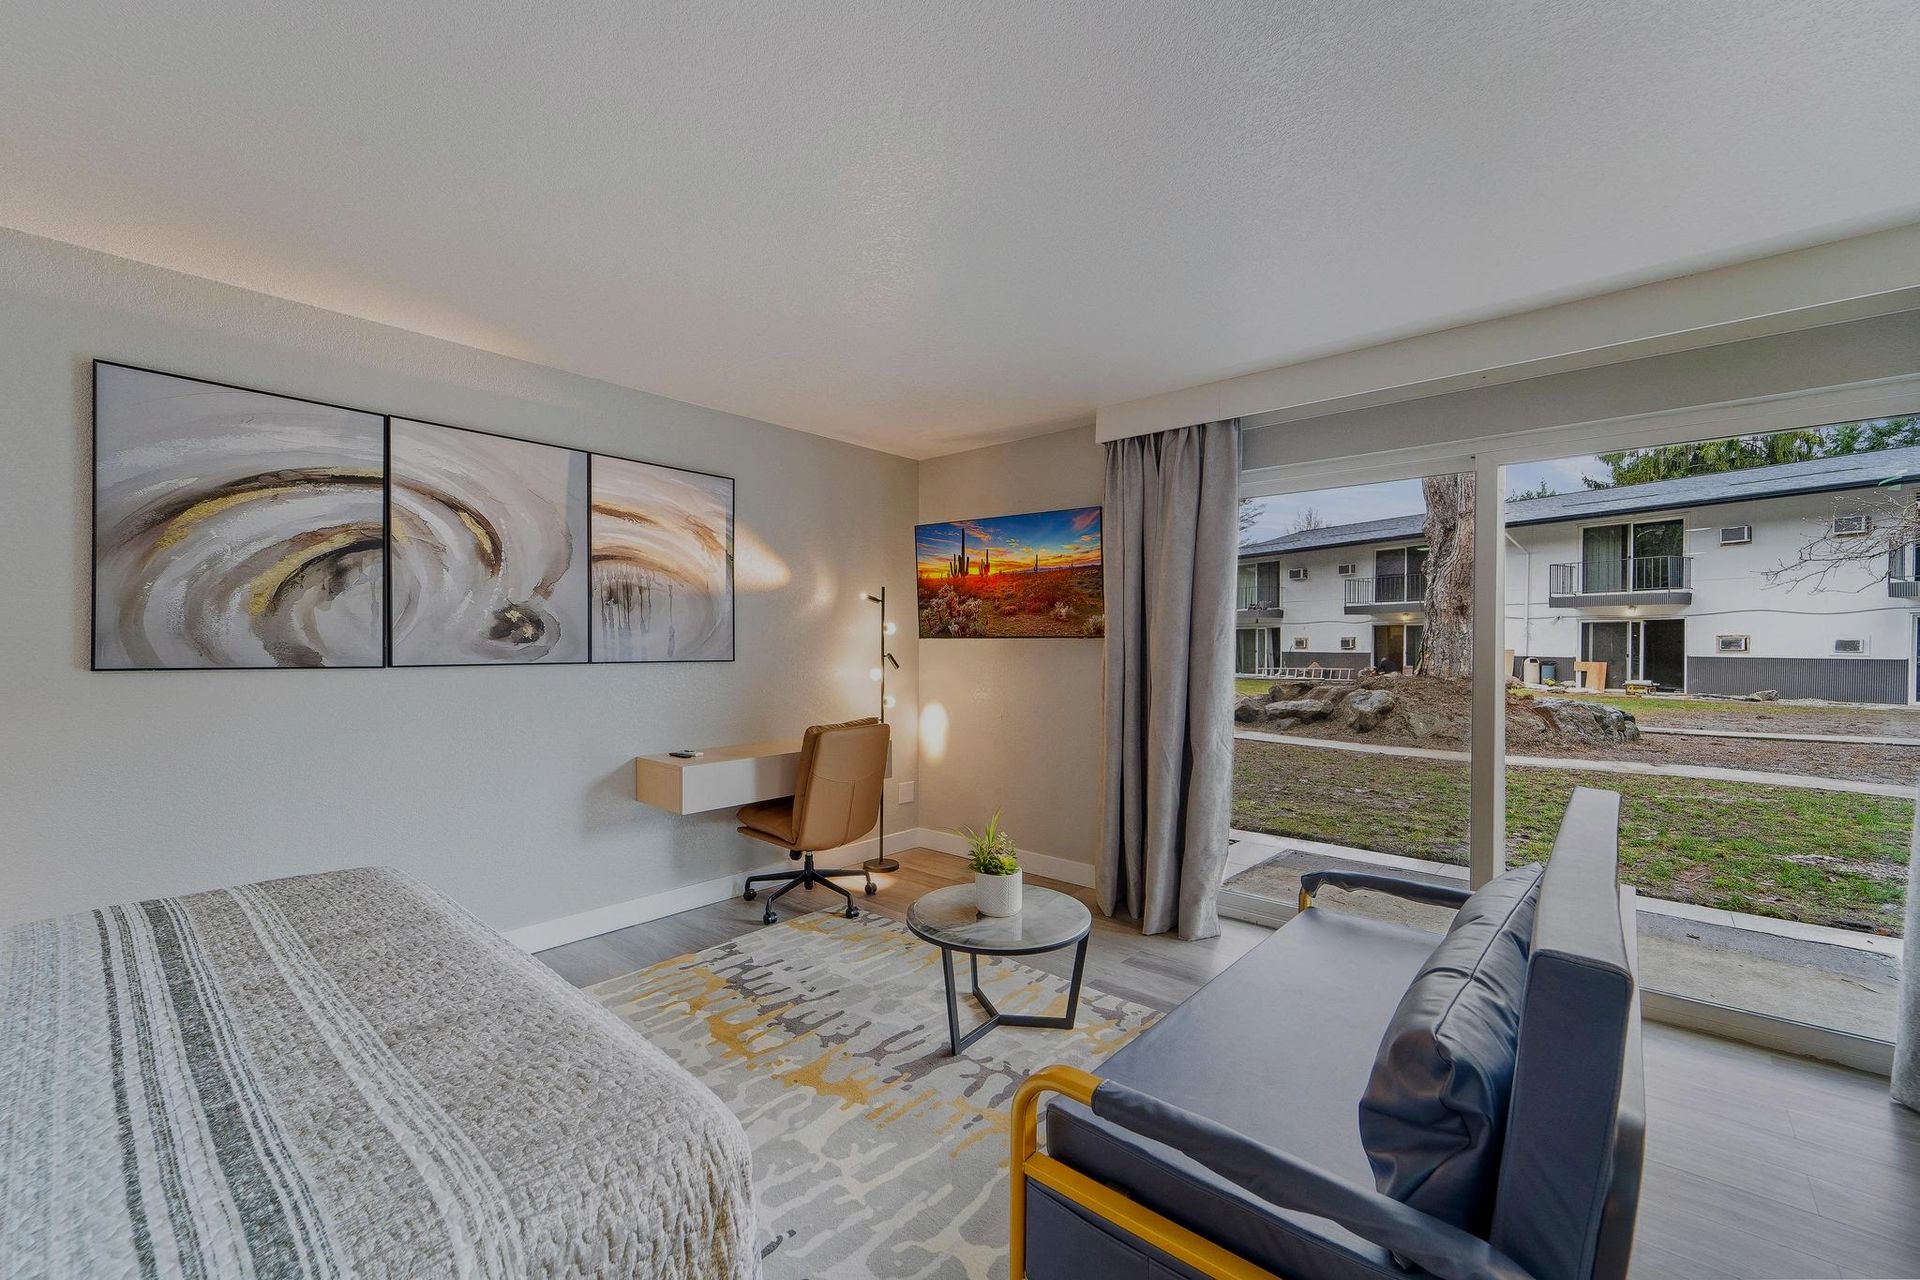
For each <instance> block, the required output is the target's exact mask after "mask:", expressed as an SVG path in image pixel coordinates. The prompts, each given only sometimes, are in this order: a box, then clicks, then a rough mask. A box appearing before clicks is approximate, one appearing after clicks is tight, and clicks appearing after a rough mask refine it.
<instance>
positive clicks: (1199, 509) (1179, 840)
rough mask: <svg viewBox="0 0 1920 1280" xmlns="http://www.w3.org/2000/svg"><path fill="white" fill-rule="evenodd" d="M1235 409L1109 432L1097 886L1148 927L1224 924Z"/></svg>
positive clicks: (1203, 929) (1105, 903) (1215, 929)
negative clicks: (1218, 416)
mask: <svg viewBox="0 0 1920 1280" xmlns="http://www.w3.org/2000/svg"><path fill="white" fill-rule="evenodd" d="M1239 492H1240V424H1239V423H1238V421H1228V422H1209V423H1203V424H1201V425H1199V426H1192V427H1182V428H1179V429H1178V430H1174V431H1162V432H1159V433H1157V434H1155V435H1150V436H1137V437H1133V438H1130V439H1126V440H1117V441H1114V442H1113V443H1111V444H1109V445H1108V446H1107V477H1106V512H1105V515H1104V517H1103V520H1104V535H1103V542H1104V546H1103V556H1104V559H1105V580H1106V607H1107V642H1106V643H1107V651H1106V702H1105V733H1106V813H1105V818H1104V824H1103V831H1102V839H1101V855H1100V861H1099V864H1098V866H1097V867H1096V868H1095V880H1094V883H1095V889H1096V891H1097V894H1098V900H1099V903H1100V907H1101V910H1102V911H1104V912H1105V913H1106V914H1108V915H1113V914H1114V913H1115V912H1117V911H1122V910H1124V911H1125V913H1126V914H1128V915H1130V916H1133V917H1134V918H1135V919H1137V920H1138V921H1139V922H1140V928H1141V931H1142V932H1143V933H1165V932H1167V931H1169V930H1174V931H1177V932H1178V934H1179V936H1180V937H1182V938H1210V937H1213V936H1214V935H1216V934H1218V933H1219V932H1220V920H1219V916H1218V913H1217V910H1216V899H1217V898H1218V895H1219V892H1220V880H1221V875H1222V873H1223V872H1224V870H1225V868H1226V860H1227V839H1228V832H1229V830H1230V829H1231V827H1232V809H1233V600H1234V574H1235V570H1236V567H1237V562H1236V548H1237V539H1238V529H1239V526H1238V520H1237V513H1238V510H1239Z"/></svg>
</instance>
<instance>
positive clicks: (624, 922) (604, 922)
mask: <svg viewBox="0 0 1920 1280" xmlns="http://www.w3.org/2000/svg"><path fill="white" fill-rule="evenodd" d="M887 847H888V848H889V849H894V850H899V849H914V848H920V849H932V850H933V851H934V852H936V853H945V854H950V855H952V856H953V857H956V858H964V857H966V856H967V842H966V841H965V840H964V839H962V838H961V837H960V836H957V835H955V834H954V833H953V832H951V831H941V830H938V829H936V828H932V827H908V828H906V829H905V830H902V831H895V832H891V833H889V834H888V836H887ZM878 851H879V841H877V840H874V839H873V838H872V837H871V836H869V837H868V838H867V839H865V840H859V841H855V842H854V843H853V844H849V845H843V846H842V847H840V848H838V849H829V850H827V851H826V852H825V853H817V854H815V855H814V861H816V862H818V863H819V864H820V865H821V866H823V867H845V866H850V865H852V864H853V863H856V862H865V861H866V860H867V859H868V858H871V857H873V856H874V854H875V853H877V852H878ZM1019 853H1020V866H1021V868H1022V869H1023V870H1026V871H1031V872H1033V874H1035V875H1037V876H1045V877H1047V878H1048V879H1049V880H1059V881H1062V882H1064V883H1066V884H1074V885H1080V886H1082V887H1083V888H1091V887H1092V886H1093V868H1092V866H1090V865H1089V864H1087V863H1084V862H1075V861H1073V860H1072V859H1071V858H1058V857H1055V856H1054V855H1052V854H1050V853H1034V852H1033V851H1031V850H1029V849H1022V850H1020V851H1019ZM790 865H791V860H790V859H786V858H782V859H781V860H780V861H779V862H770V863H767V864H766V865H764V866H759V867H754V868H752V869H751V870H748V871H738V872H735V873H734V874H732V875H729V876H721V877H719V878H717V879H713V880H702V881H699V882H698V883H695V884H683V885H680V886H679V887H677V888H673V889H662V890H661V891H660V892H658V893H649V894H646V895H644V896H642V897H638V898H629V899H628V900H627V901H625V902H616V903H614V904H612V905H611V906H606V907H595V908H594V909H593V910H591V911H582V912H580V913H579V914H578V915H571V916H562V917H560V918H559V919H557V920H542V921H540V922H539V923H537V924H527V925H521V926H520V927H519V928H518V929H508V930H507V931H506V934H507V938H508V940H509V941H511V942H512V943H513V944H514V945H515V946H517V947H519V948H520V949H521V950H523V951H545V950H547V949H548V948H550V947H560V946H565V945H566V944H567V943H569V942H578V941H580V939H582V938H592V937H597V936H599V935H600V934H603V933H612V932H613V931H614V930H615V929H624V928H626V927H627V926H628V925H635V924H645V923H646V922H647V921H649V920H658V919H660V918H661V917H663V916H671V915H677V914H679V913H680V912H682V911H691V910H693V909H694V908H695V907H705V906H709V905H711V904H713V903H715V902H725V901H726V900H727V899H728V898H731V897H733V896H734V895H735V894H737V893H739V892H740V882H741V880H742V879H744V878H745V877H747V876H749V875H756V874H758V873H760V872H763V871H784V870H786V869H787V868H788V867H789V866H790Z"/></svg>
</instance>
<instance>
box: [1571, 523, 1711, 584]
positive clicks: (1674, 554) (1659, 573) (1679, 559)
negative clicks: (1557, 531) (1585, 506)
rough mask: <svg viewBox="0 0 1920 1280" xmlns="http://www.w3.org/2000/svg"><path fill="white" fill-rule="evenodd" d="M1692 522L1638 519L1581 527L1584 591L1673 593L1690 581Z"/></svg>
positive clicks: (1581, 566)
mask: <svg viewBox="0 0 1920 1280" xmlns="http://www.w3.org/2000/svg"><path fill="white" fill-rule="evenodd" d="M1685 544H1686V523H1685V522H1684V521H1681V520H1632V521H1627V522H1625V523H1622V524H1596V525H1588V526H1587V527H1586V528H1584V529H1582V530H1581V531H1580V585H1579V590H1580V592H1582V593H1593V592H1598V593H1603V594H1604V593H1606V592H1613V591H1672V590H1675V589H1678V588H1682V587H1685V586H1686V585H1687V557H1686V554H1685Z"/></svg>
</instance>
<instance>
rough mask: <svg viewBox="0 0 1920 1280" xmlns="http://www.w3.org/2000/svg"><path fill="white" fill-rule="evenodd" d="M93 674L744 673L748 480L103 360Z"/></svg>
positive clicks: (98, 383) (98, 370)
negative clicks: (741, 617) (274, 670)
mask: <svg viewBox="0 0 1920 1280" xmlns="http://www.w3.org/2000/svg"><path fill="white" fill-rule="evenodd" d="M94 466H95V494H94V592H93V665H94V668H95V669H96V670H179V669H191V668H240V667H377V666H382V665H387V664H390V665H393V666H462V665H492V664H500V663H546V664H554V663H580V662H684V661H730V660H731V659H732V658H733V654H734V626H733V481H732V480H730V479H727V478H726V477H724V476H710V475H706V474H704V473H700V472H693V471H683V470H678V469H676V468H672V467H663V466H657V465H654V464H651V463H645V462H635V461H631V460H628V459H624V458H611V457H606V456H603V455H599V454H588V453H586V452H584V451H581V450H577V449H566V448H561V447H558V446H555V445H549V444H539V443H536V442H534V441H530V440H520V439H515V438H512V437H509V436H502V435H495V434H492V433H489V432H485V431H475V430H469V429H466V428H461V427H449V426H440V425H437V424H434V423H428V422H418V421H414V420H411V419H406V418H393V417H387V416H385V415H381V414H377V413H366V412H362V411H359V410H354V409H345V408H339V407H336V406H332V405H325V404H317V403H314V402H312V401H307V400H299V399H294V398H291V397H287V396H278V395H272V394H268V393H266V392H259V391H250V390H246V389H244V388H239V387H229V386H222V385H219V384H215V383H209V382H202V381H198V380H196V379H192V378H182V377H176V376H174V375H171V374H164V373H156V372H152V371H149V370H144V369H136V368H131V367H129V366H126V365H119V364H111V363H107V362H105V361H99V362H96V363H95V365H94Z"/></svg>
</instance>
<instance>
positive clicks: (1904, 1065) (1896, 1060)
mask: <svg viewBox="0 0 1920 1280" xmlns="http://www.w3.org/2000/svg"><path fill="white" fill-rule="evenodd" d="M1907 851H1908V856H1907V945H1906V949H1905V950H1904V951H1902V952H1901V955H1900V994H1899V1003H1898V1005H1897V1006H1896V1008H1895V1011H1894V1035H1893V1040H1894V1044H1893V1100H1894V1101H1895V1102H1899V1103H1903V1104H1905V1105H1906V1106H1909V1107H1912V1108H1913V1109H1914V1110H1915V1111H1920V824H1916V825H1915V827H1914V832H1913V835H1912V836H1910V837H1908V845H1907Z"/></svg>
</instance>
